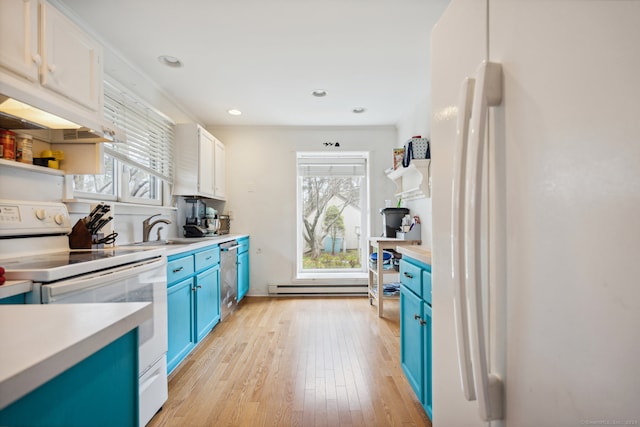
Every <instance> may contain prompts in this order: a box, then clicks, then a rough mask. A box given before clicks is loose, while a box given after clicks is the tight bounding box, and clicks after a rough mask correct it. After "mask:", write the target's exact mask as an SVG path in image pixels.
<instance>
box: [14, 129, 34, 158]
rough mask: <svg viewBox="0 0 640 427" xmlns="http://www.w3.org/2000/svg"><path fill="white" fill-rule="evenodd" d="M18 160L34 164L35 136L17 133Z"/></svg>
mask: <svg viewBox="0 0 640 427" xmlns="http://www.w3.org/2000/svg"><path fill="white" fill-rule="evenodd" d="M16 160H17V161H19V162H22V163H29V164H33V137H32V136H31V135H27V134H24V133H18V134H16Z"/></svg>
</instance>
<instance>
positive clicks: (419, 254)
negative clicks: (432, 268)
mask: <svg viewBox="0 0 640 427" xmlns="http://www.w3.org/2000/svg"><path fill="white" fill-rule="evenodd" d="M396 250H397V251H398V252H399V253H401V254H402V255H406V256H408V257H410V258H413V259H416V260H418V261H422V262H424V263H425V264H429V265H431V249H429V248H427V247H426V246H421V245H414V246H398V247H397V248H396Z"/></svg>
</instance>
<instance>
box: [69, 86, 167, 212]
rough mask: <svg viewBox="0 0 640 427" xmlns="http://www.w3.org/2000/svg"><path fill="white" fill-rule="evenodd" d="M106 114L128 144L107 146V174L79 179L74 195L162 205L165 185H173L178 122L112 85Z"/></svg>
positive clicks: (108, 89)
mask: <svg viewBox="0 0 640 427" xmlns="http://www.w3.org/2000/svg"><path fill="white" fill-rule="evenodd" d="M104 114H105V118H106V120H108V121H110V122H112V123H114V124H115V125H116V126H118V127H120V128H121V129H123V130H124V131H125V133H126V138H125V141H123V142H118V143H113V144H108V143H105V144H104V152H105V154H104V171H105V172H104V174H102V175H76V176H74V192H75V193H76V195H81V196H85V197H90V198H95V197H96V195H99V198H101V199H106V200H121V201H124V202H136V203H145V204H155V205H160V204H162V183H163V182H167V183H171V182H172V181H173V139H174V136H173V135H174V124H173V122H171V121H170V120H169V119H168V118H166V117H165V116H163V115H162V114H161V113H159V112H157V111H155V110H154V109H152V108H150V107H148V106H147V105H145V104H144V103H143V102H142V101H141V100H139V99H137V98H135V97H133V96H132V95H130V94H128V93H127V92H126V91H125V90H123V89H122V88H121V87H120V86H119V85H118V83H116V82H114V81H108V80H105V83H104Z"/></svg>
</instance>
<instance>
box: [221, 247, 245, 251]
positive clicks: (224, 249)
mask: <svg viewBox="0 0 640 427" xmlns="http://www.w3.org/2000/svg"><path fill="white" fill-rule="evenodd" d="M240 246H242V245H233V246H229V247H227V248H220V250H221V251H223V252H228V251H235V250H236V249H238V248H239V247H240Z"/></svg>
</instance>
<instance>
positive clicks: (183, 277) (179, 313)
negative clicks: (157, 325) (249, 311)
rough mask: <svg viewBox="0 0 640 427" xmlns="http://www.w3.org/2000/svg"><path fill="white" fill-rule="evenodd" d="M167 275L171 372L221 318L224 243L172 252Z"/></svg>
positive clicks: (168, 352) (169, 366)
mask: <svg viewBox="0 0 640 427" xmlns="http://www.w3.org/2000/svg"><path fill="white" fill-rule="evenodd" d="M167 275H168V285H167V311H168V316H167V320H168V338H169V342H168V351H167V372H168V373H171V372H173V370H174V369H175V368H176V367H177V366H178V365H179V364H180V362H182V361H183V360H184V358H185V357H186V356H187V355H188V354H189V353H190V352H191V351H192V350H193V349H194V348H195V347H196V345H197V344H198V342H200V341H201V340H202V339H203V338H204V337H205V336H206V335H207V334H208V333H209V332H210V331H211V329H213V327H214V326H215V325H216V324H218V323H219V322H220V247H219V246H218V245H213V246H208V247H205V248H202V249H196V250H191V251H185V252H183V253H180V254H175V255H171V256H169V257H168V262H167Z"/></svg>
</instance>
